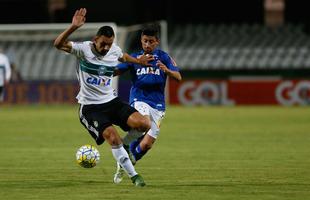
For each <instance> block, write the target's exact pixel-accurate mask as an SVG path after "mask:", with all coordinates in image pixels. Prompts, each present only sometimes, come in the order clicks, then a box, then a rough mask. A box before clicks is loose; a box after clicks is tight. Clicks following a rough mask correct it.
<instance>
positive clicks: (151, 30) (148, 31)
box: [141, 24, 159, 39]
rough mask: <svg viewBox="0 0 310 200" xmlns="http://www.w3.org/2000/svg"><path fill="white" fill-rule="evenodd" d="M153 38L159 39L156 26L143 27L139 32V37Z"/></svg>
mask: <svg viewBox="0 0 310 200" xmlns="http://www.w3.org/2000/svg"><path fill="white" fill-rule="evenodd" d="M143 35H146V36H155V37H156V38H157V39H158V38H159V26H158V25H157V24H147V25H145V26H144V27H143V29H142V31H141V36H143Z"/></svg>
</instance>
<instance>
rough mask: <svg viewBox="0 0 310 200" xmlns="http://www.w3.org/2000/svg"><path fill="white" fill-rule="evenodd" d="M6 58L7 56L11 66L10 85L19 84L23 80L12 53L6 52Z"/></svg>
mask: <svg viewBox="0 0 310 200" xmlns="http://www.w3.org/2000/svg"><path fill="white" fill-rule="evenodd" d="M7 56H8V59H9V62H10V65H11V79H10V83H18V82H21V81H22V80H23V79H22V76H21V74H20V72H19V70H18V69H17V66H16V61H15V56H14V53H13V52H12V51H8V52H7Z"/></svg>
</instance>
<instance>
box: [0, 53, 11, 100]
mask: <svg viewBox="0 0 310 200" xmlns="http://www.w3.org/2000/svg"><path fill="white" fill-rule="evenodd" d="M10 78H11V66H10V62H9V58H8V57H7V56H6V55H5V54H3V53H1V51H0V102H3V100H4V88H5V85H6V84H8V83H9V81H10Z"/></svg>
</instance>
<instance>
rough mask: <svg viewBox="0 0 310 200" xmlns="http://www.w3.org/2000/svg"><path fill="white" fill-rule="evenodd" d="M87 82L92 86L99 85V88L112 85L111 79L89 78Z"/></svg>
mask: <svg viewBox="0 0 310 200" xmlns="http://www.w3.org/2000/svg"><path fill="white" fill-rule="evenodd" d="M86 82H87V83H88V84H91V85H98V86H108V85H110V84H111V79H106V80H105V79H103V78H97V77H88V78H87V79H86Z"/></svg>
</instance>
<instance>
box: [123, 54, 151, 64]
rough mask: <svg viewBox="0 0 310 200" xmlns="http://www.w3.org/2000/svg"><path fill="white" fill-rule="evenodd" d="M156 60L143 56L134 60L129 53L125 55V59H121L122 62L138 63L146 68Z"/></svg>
mask: <svg viewBox="0 0 310 200" xmlns="http://www.w3.org/2000/svg"><path fill="white" fill-rule="evenodd" d="M152 60H154V57H153V56H150V55H141V56H140V57H139V58H134V57H132V56H130V55H129V54H127V53H124V55H123V57H121V58H120V59H119V61H120V62H129V63H136V64H139V65H144V66H151V64H150V63H149V62H150V61H152Z"/></svg>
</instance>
